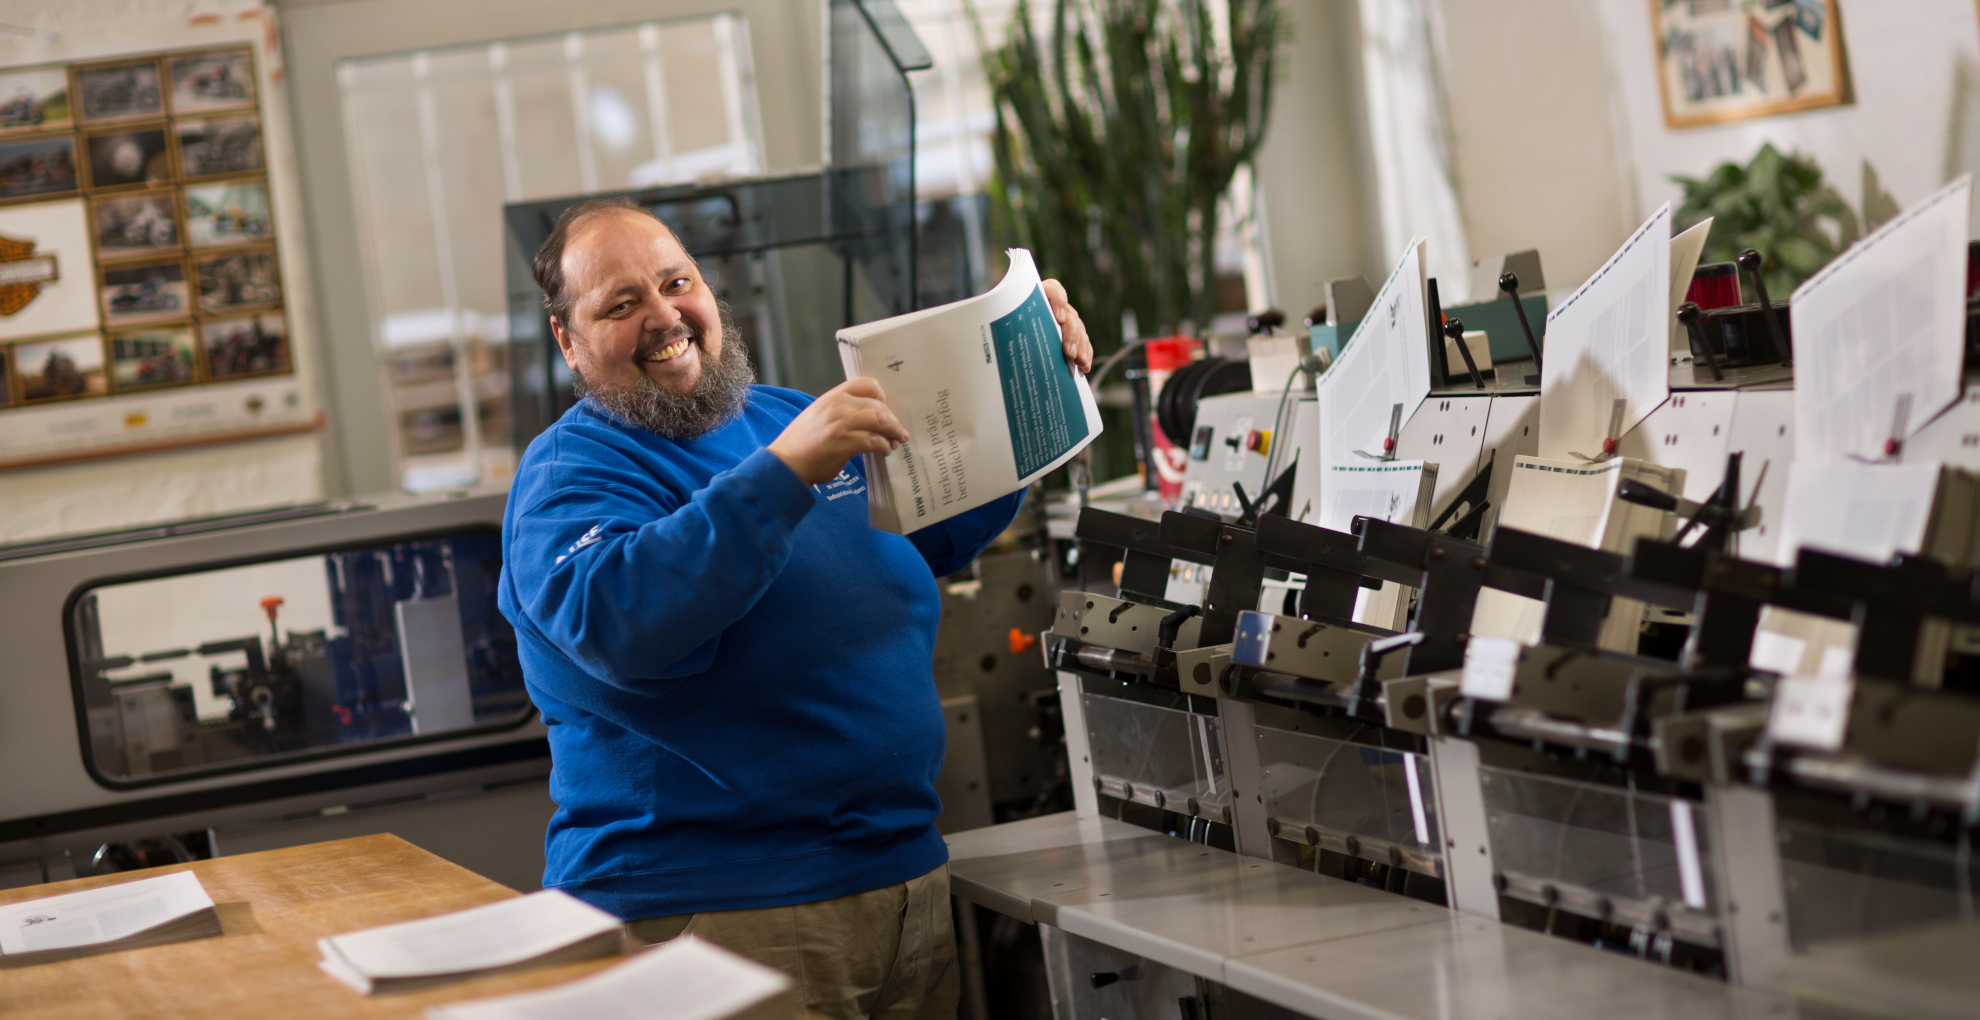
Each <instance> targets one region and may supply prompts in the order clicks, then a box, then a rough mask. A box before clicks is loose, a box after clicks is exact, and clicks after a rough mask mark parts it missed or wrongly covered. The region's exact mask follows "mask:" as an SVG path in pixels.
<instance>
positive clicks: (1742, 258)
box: [1737, 248, 1760, 273]
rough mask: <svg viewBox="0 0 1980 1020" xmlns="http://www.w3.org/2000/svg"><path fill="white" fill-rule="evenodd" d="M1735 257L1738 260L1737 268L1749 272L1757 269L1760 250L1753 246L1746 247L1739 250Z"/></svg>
mask: <svg viewBox="0 0 1980 1020" xmlns="http://www.w3.org/2000/svg"><path fill="white" fill-rule="evenodd" d="M1737 257H1738V260H1739V268H1741V269H1744V270H1746V271H1747V272H1749V273H1752V272H1758V271H1759V269H1760V252H1759V251H1758V250H1756V249H1753V248H1748V249H1746V250H1745V251H1743V252H1740V253H1739V255H1738V256H1737Z"/></svg>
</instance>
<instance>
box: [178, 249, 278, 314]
mask: <svg viewBox="0 0 1980 1020" xmlns="http://www.w3.org/2000/svg"><path fill="white" fill-rule="evenodd" d="M193 265H194V272H195V273H197V274H198V276H199V307H200V311H202V312H205V313H207V314H227V313H231V312H236V311H240V310H242V309H247V308H259V307H262V306H264V305H274V304H280V303H281V301H282V274H281V272H280V271H279V270H278V269H277V268H276V265H275V249H273V248H260V249H256V250H252V251H229V252H216V253H214V254H211V255H202V256H200V257H199V258H197V259H195V260H194V262H193Z"/></svg>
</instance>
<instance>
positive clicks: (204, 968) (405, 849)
mask: <svg viewBox="0 0 1980 1020" xmlns="http://www.w3.org/2000/svg"><path fill="white" fill-rule="evenodd" d="M171 871H191V872H193V873H194V874H196V875H198V876H199V881H200V884H202V885H204V886H205V887H206V892H207V895H209V896H211V897H213V902H214V904H215V905H216V906H217V907H218V908H219V911H220V921H221V923H222V924H223V925H224V926H225V928H226V934H224V935H220V936H217V937H215V938H208V939H195V940H193V941H191V942H179V943H175V944H173V945H169V946H154V947H151V948H149V949H132V950H125V951H123V952H117V953H104V954H101V955H98V956H89V957H84V958H82V959H76V960H64V961H61V962H59V963H46V964H41V965H39V966H33V967H22V968H19V969H13V970H0V1017H7V1018H9V1020H28V1018H36V1020H40V1018H55V1017H63V1018H67V1017H90V1018H99V1017H146V1018H150V1017H185V1018H188V1020H233V1018H236V1017H238V1018H242V1020H247V1018H257V1020H258V1018H262V1017H270V1016H282V1017H295V1018H314V1017H408V1018H414V1017H420V1016H422V1015H423V1014H424V1011H425V1010H426V1007H428V1006H433V1005H438V1004H440V1003H444V1002H459V1001H461V1000H464V999H478V998H484V997H486V996H490V995H501V994H504V993H508V992H517V991H523V990H526V989H531V988H541V987H544V986H546V985H553V984H560V983H562V982H565V981H571V980H574V979H576V978H580V977H583V976H585V975H587V974H591V973H593V972H596V971H599V970H602V969H604V968H605V967H608V966H610V965H612V964H613V963H615V962H617V961H618V959H619V958H618V957H612V958H607V959H602V960H586V961H583V962H580V963H567V964H561V965H558V966H552V967H543V968H540V969H536V970H528V971H522V972H520V973H513V974H504V975H500V976H497V977H486V978H477V979H473V980H468V981H462V982H459V983H457V984H450V985H444V986H440V987H436V988H426V989H421V990H419V991H414V992H405V993H400V994H396V995H382V996H375V997H368V996H364V995H360V994H358V993H357V992H356V991H354V990H352V989H351V988H350V986H348V985H345V984H343V983H342V982H340V981H338V980H336V979H335V978H332V977H331V976H330V975H328V974H325V973H324V972H323V971H321V970H318V969H317V966H316V961H317V960H319V959H321V958H322V954H321V953H319V952H318V951H317V948H316V940H317V939H318V938H321V937H323V936H325V935H336V934H340V933H342V932H348V931H356V930H357V929H360V928H371V927H375V926H377V925H381V924H391V923H393V922H396V921H410V920H413V919H415V918H421V917H430V916H432V915H434V914H442V913H446V912H448V911H453V910H461V909H464V908H467V907H474V906H480V905H481V904H483V903H489V902H493V901H495V900H502V899H508V898H509V897H512V896H515V895H517V893H516V892H515V891H514V890H513V889H510V888H508V887H506V886H503V885H498V884H496V883H495V882H492V881H489V880H488V879H485V878H482V877H481V876H480V875H477V874H475V873H474V872H472V871H469V870H467V869H466V868H462V867H459V866H458V865H454V864H449V863H447V862H446V861H444V860H442V859H440V858H438V857H435V856H433V855H432V854H430V853H427V852H426V851H424V850H421V849H420V848H418V847H416V846H413V845H412V844H411V843H408V842H406V841H405V840H402V839H400V838H399V837H397V836H389V835H388V836H364V837H361V838H358V839H344V840H337V841H335V842H330V843H317V844H314V845H311V846H300V847H291V848H289V849H286V850H269V851H266V852H263V853H257V854H243V855H241V856H239V857H222V858H219V859H217V860H211V861H197V862H194V863H192V864H177V865H172V866H170V867H165V868H155V869H152V870H149V871H142V872H134V873H125V874H119V875H102V876H98V877H95V878H78V879H75V880H73V881H68V882H54V883H50V884H47V885H36V886H28V887H26V888H20V889H6V890H0V904H7V903H17V902H19V901H21V900H30V899H37V898H40V897H43V896H55V895H60V894H62V893H69V892H76V891H78V890H82V889H91V888H95V887H98V886H104V885H114V884H116V883H119V882H128V881H130V880H131V879H133V878H148V877H151V876H153V875H162V874H165V873H167V872H171Z"/></svg>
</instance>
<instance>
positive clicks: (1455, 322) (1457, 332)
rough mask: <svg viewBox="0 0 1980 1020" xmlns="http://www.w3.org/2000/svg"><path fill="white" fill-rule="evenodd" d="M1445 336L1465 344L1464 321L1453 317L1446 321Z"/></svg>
mask: <svg viewBox="0 0 1980 1020" xmlns="http://www.w3.org/2000/svg"><path fill="white" fill-rule="evenodd" d="M1444 335H1445V336H1447V337H1450V338H1451V339H1453V340H1456V341H1458V342H1459V343H1463V342H1464V320H1463V319H1460V318H1457V317H1456V316H1451V317H1448V318H1446V319H1444Z"/></svg>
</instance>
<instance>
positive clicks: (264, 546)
mask: <svg viewBox="0 0 1980 1020" xmlns="http://www.w3.org/2000/svg"><path fill="white" fill-rule="evenodd" d="M505 502H506V492H505V491H504V490H502V489H500V488H484V489H479V490H471V491H469V490H463V491H454V492H448V493H441V494H434V495H429V496H417V497H387V498H384V499H378V500H373V501H367V502H364V503H348V504H335V505H324V506H321V507H315V508H302V509H299V510H296V511H293V512H291V513H289V514H281V513H275V514H268V515H263V516H262V517H261V518H259V519H254V518H250V520H249V522H248V523H242V524H240V525H238V526H231V527H230V526H220V527H215V528H211V529H196V528H189V529H174V528H171V527H165V528H158V529H150V530H149V531H147V532H141V533H135V534H133V535H131V536H106V537H104V538H103V539H102V540H101V541H99V542H96V543H91V542H89V541H79V542H75V543H69V545H70V548H67V549H64V548H63V546H62V545H52V547H48V548H46V551H42V550H39V549H17V550H16V552H17V558H13V559H10V560H4V561H0V592H5V593H6V598H7V602H8V604H9V606H10V607H11V609H12V611H11V612H9V613H7V614H6V615H5V616H4V617H0V643H4V647H6V648H7V649H8V651H9V655H8V664H7V667H6V669H5V671H4V674H0V774H4V775H6V776H8V777H9V779H8V782H7V784H6V786H5V788H4V789H5V793H4V795H0V887H6V886H13V885H22V884H30V883H34V882H41V881H51V880H58V879H62V878H68V877H70V876H71V875H72V874H88V873H90V864H89V860H90V858H91V855H92V853H93V851H94V850H95V848H97V847H99V846H101V845H103V844H106V843H115V842H120V841H133V840H143V839H147V838H151V837H155V836H160V835H163V834H170V833H185V832H191V831H197V830H206V832H207V833H208V834H209V836H210V839H211V843H212V849H213V851H214V852H215V853H239V852H246V851H250V850H261V849H270V848H273V847H276V846H287V845H296V844H301V843H309V842H316V841H320V840H323V839H332V838H340V837H343V836H355V835H364V834H369V833H373V832H386V831H391V832H396V833H398V834H399V835H401V836H403V837H405V838H408V839H410V840H412V841H413V842H415V843H419V844H420V845H422V846H425V847H426V848H427V849H429V850H433V851H434V852H436V853H441V854H442V855H443V856H446V857H448V858H449V859H451V860H454V861H456V862H457V863H460V864H463V865H464V866H467V867H469V868H471V869H473V870H476V871H479V872H481V873H483V874H486V875H489V876H490V877H493V878H496V879H497V880H499V881H503V882H506V883H508V884H510V885H514V886H517V887H519V888H534V887H535V886H537V885H538V884H539V883H540V881H541V873H542V862H543V853H542V840H543V828H544V824H545V823H546V822H547V821H548V819H549V816H550V813H551V812H552V811H553V810H554V807H555V806H554V804H552V803H551V802H550V799H549V793H548V786H547V777H548V775H549V772H550V758H549V746H548V742H547V740H546V739H545V738H546V735H547V731H546V729H545V727H544V725H543V722H542V721H541V719H540V718H538V717H537V716H536V714H535V712H534V711H533V710H530V711H527V712H525V713H523V714H522V716H521V717H520V719H518V720H517V721H514V722H511V723H508V724H506V725H497V726H483V727H480V728H471V729H465V730H453V731H450V732H446V733H440V734H421V733H419V732H418V730H419V729H427V730H430V729H431V728H432V727H431V726H427V727H416V729H415V733H414V735H412V736H410V737H407V738H405V739H401V740H393V741H388V742H384V743H381V744H378V745H358V746H356V747H354V748H352V749H351V750H349V751H348V752H338V753H332V754H328V755H322V756H300V760H289V759H279V760H270V761H268V762H266V763H252V762H250V763H249V765H248V767H245V768H241V769H239V770H237V771H231V772H226V773H224V774H218V775H200V776H190V777H188V778H184V779H177V780H173V779H170V778H167V779H166V780H165V781H162V782H154V783H151V784H148V785H144V786H140V787H136V788H123V789H119V788H114V787H113V786H112V785H109V784H106V782H105V781H103V780H102V779H101V778H99V777H94V776H92V775H91V773H90V770H89V769H88V768H87V767H86V762H85V754H84V751H85V749H84V747H83V744H82V741H83V739H84V735H83V733H84V731H83V729H82V727H81V725H79V710H78V705H77V699H76V695H75V688H74V685H73V683H72V667H73V665H74V664H73V663H72V661H71V651H70V648H69V643H68V639H67V636H66V633H65V627H64V612H65V607H66V606H67V605H68V603H69V602H70V600H71V599H72V598H73V596H74V595H75V594H76V593H78V592H80V591H82V590H83V589H85V588H89V587H92V586H94V585H97V584H100V583H102V582H103V581H104V580H106V579H114V578H128V577H143V576H158V575H166V574H174V573H180V572H188V571H192V570H196V569H200V568H213V567H218V566H225V565H232V564H242V563H251V562H257V561H270V560H277V559H281V558H284V557H293V556H302V555H308V554H311V553H321V552H326V551H331V550H337V549H346V548H356V547H364V546H374V545H378V544H381V543H385V542H389V541H391V540H394V539H400V538H406V537H412V536H427V535H436V534H445V533H449V532H461V531H466V530H471V529H499V528H500V526H501V520H502V510H503V506H504V504H505ZM270 518H273V519H270ZM174 530H181V531H191V532H193V533H181V534H172V532H173V531H174ZM76 546H80V547H76ZM20 552H26V553H29V554H28V555H18V553H20ZM35 553H39V554H35ZM412 679H414V678H409V680H412ZM416 686H417V685H416V683H415V684H409V691H413V692H414V693H413V697H415V698H416V697H418V695H417V692H416V690H414V689H415V687H416ZM470 795H478V796H470Z"/></svg>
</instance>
